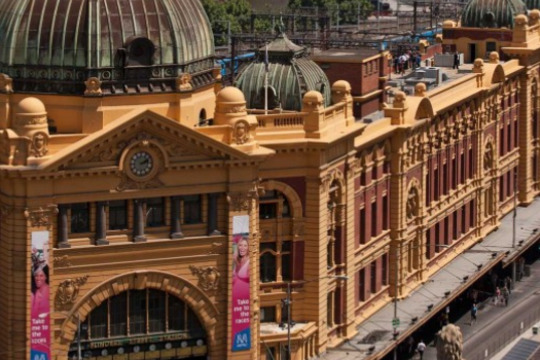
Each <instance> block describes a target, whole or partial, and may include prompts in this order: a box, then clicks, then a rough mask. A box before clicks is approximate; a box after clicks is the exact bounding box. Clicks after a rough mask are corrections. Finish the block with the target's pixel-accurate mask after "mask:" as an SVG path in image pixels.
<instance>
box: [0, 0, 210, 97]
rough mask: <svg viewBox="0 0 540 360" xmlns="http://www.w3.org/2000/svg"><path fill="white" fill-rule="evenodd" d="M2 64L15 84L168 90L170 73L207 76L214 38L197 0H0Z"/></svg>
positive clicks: (67, 90)
mask: <svg viewBox="0 0 540 360" xmlns="http://www.w3.org/2000/svg"><path fill="white" fill-rule="evenodd" d="M0 40H1V44H2V46H1V47H0V72H2V73H5V74H7V75H9V76H11V77H12V78H13V80H14V88H15V91H22V92H42V93H63V94H82V93H84V89H85V86H84V81H85V80H86V79H88V78H90V77H97V78H98V79H100V80H101V82H102V89H103V93H104V94H107V93H112V94H114V93H139V92H163V91H174V89H175V78H176V77H177V76H178V75H179V74H181V73H184V72H189V73H192V74H194V73H197V74H198V75H200V74H201V73H204V77H203V78H202V79H200V78H199V77H200V76H198V75H194V79H193V83H194V85H195V86H199V85H200V86H204V85H206V83H208V82H209V81H210V82H211V81H212V76H210V77H209V78H208V74H207V73H211V72H212V69H213V67H214V40H213V34H212V29H211V27H210V23H209V21H208V18H207V16H206V13H205V11H204V8H203V7H202V5H201V2H200V1H199V0H0Z"/></svg>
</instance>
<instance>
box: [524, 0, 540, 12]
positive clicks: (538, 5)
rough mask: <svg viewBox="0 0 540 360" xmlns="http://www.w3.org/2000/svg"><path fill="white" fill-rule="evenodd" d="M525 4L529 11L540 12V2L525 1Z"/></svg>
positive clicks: (537, 0) (535, 0)
mask: <svg viewBox="0 0 540 360" xmlns="http://www.w3.org/2000/svg"><path fill="white" fill-rule="evenodd" d="M523 2H524V3H525V6H527V9H529V10H535V9H536V10H540V0H524V1H523Z"/></svg>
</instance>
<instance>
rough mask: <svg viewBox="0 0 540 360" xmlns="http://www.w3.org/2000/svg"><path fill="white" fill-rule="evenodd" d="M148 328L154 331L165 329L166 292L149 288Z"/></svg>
mask: <svg viewBox="0 0 540 360" xmlns="http://www.w3.org/2000/svg"><path fill="white" fill-rule="evenodd" d="M148 329H149V331H150V332H151V333H153V332H164V331H165V293H164V292H163V291H158V290H148Z"/></svg>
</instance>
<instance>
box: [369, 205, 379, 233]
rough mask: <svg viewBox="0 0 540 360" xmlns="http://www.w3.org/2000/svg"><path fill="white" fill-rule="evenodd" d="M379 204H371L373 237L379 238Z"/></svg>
mask: <svg viewBox="0 0 540 360" xmlns="http://www.w3.org/2000/svg"><path fill="white" fill-rule="evenodd" d="M377 215H378V214H377V202H376V201H375V202H372V203H371V237H375V236H377V230H378V229H377V219H378V217H377Z"/></svg>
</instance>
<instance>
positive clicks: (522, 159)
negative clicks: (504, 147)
mask: <svg viewBox="0 0 540 360" xmlns="http://www.w3.org/2000/svg"><path fill="white" fill-rule="evenodd" d="M532 79H533V72H532V71H531V70H529V71H528V72H527V73H522V74H521V75H520V76H519V84H520V92H519V102H520V107H519V120H518V121H519V124H518V126H519V142H518V144H519V168H518V177H519V178H518V186H519V188H518V192H519V202H520V203H522V204H529V203H531V202H532V201H533V198H534V192H533V186H532V184H533V174H532V167H531V158H532V142H531V139H532V136H531V132H532V126H531V125H532V124H531V123H532V122H531V114H532V106H533V104H532V103H531V98H532V93H531V86H532ZM516 91H517V90H516Z"/></svg>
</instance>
